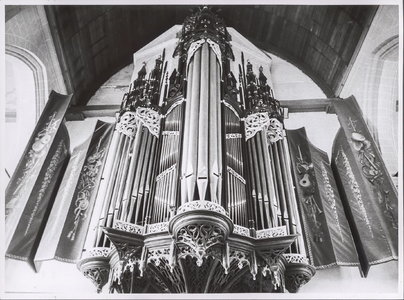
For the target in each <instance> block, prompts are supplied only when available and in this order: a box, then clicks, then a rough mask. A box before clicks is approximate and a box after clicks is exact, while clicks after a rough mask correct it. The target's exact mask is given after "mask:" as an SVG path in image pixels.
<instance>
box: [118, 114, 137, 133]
mask: <svg viewBox="0 0 404 300" xmlns="http://www.w3.org/2000/svg"><path fill="white" fill-rule="evenodd" d="M136 129H137V120H136V114H135V113H134V112H132V111H127V112H125V113H124V114H123V115H122V116H121V117H120V119H119V122H118V123H117V124H116V130H117V131H118V132H121V133H123V134H125V135H127V136H134V135H135V133H136Z"/></svg>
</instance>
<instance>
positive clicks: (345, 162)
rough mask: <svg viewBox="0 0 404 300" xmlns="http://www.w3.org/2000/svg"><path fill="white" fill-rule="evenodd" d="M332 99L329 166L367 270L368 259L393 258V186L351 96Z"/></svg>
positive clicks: (395, 216)
mask: <svg viewBox="0 0 404 300" xmlns="http://www.w3.org/2000/svg"><path fill="white" fill-rule="evenodd" d="M332 104H333V106H334V107H335V110H336V113H337V115H338V119H339V121H340V123H341V129H340V131H339V132H338V134H337V136H336V139H335V141H334V146H333V158H332V161H333V167H334V169H335V174H336V178H337V183H338V184H339V188H340V191H341V196H343V200H344V204H345V205H346V207H347V209H348V211H349V212H350V218H349V221H350V224H351V227H352V228H353V234H354V238H355V243H356V244H357V248H358V249H360V252H359V253H358V254H359V258H360V261H361V268H362V271H363V275H364V276H366V275H367V273H368V271H369V268H370V266H371V265H373V264H378V263H383V262H386V261H389V260H396V259H398V197H397V190H396V188H395V187H394V184H393V182H392V180H391V178H390V175H389V173H388V171H387V168H386V166H385V164H384V162H383V159H382V157H381V154H380V151H379V149H378V148H377V147H376V146H375V142H374V140H373V138H372V136H371V134H370V131H369V129H368V127H367V125H366V123H365V120H364V118H363V116H362V113H361V110H360V108H359V106H358V104H357V102H356V100H355V98H354V97H352V96H351V97H349V98H347V99H344V100H334V101H333V102H332ZM337 175H338V176H337Z"/></svg>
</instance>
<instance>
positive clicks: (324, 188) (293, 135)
mask: <svg viewBox="0 0 404 300" xmlns="http://www.w3.org/2000/svg"><path fill="white" fill-rule="evenodd" d="M286 133H287V136H288V142H289V149H290V155H291V161H292V166H293V174H294V179H295V186H296V192H297V199H298V204H299V212H300V215H301V220H302V222H303V228H304V233H305V238H306V244H307V248H308V255H309V258H310V261H311V263H312V264H313V265H314V266H315V267H316V268H317V269H321V268H326V267H330V266H334V265H358V264H359V262H358V257H357V253H356V250H355V246H354V242H353V239H352V235H351V231H350V228H349V225H348V221H347V219H346V217H345V214H344V209H343V206H342V203H341V200H340V198H339V194H338V190H337V187H336V184H335V180H334V177H333V175H332V172H331V168H330V165H329V162H328V157H327V154H326V153H325V152H323V151H321V150H319V149H318V148H316V147H315V146H313V145H312V144H311V143H310V141H309V140H308V138H307V135H306V130H305V128H300V129H297V130H287V131H286Z"/></svg>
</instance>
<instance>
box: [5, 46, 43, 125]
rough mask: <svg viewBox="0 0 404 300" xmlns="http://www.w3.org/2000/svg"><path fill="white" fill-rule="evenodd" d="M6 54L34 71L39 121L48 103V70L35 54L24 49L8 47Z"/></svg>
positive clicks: (36, 114) (36, 111)
mask: <svg viewBox="0 0 404 300" xmlns="http://www.w3.org/2000/svg"><path fill="white" fill-rule="evenodd" d="M5 52H6V55H10V56H13V57H15V58H17V59H19V60H21V61H22V62H24V63H25V64H26V65H27V66H28V67H29V68H30V69H31V70H32V73H33V75H34V82H35V102H36V104H35V107H36V109H35V116H36V120H38V119H39V116H40V114H41V112H42V110H43V108H44V107H45V104H46V101H47V93H48V83H47V74H46V68H45V66H44V64H43V63H42V62H41V61H40V59H39V58H38V57H37V56H36V55H35V54H33V53H32V52H30V51H28V50H26V49H24V48H21V47H18V46H15V45H6V46H5Z"/></svg>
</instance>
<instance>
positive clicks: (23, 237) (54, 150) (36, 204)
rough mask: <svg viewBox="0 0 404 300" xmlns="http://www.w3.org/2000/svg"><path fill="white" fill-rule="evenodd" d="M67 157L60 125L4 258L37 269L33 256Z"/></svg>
mask: <svg viewBox="0 0 404 300" xmlns="http://www.w3.org/2000/svg"><path fill="white" fill-rule="evenodd" d="M68 157H69V135H68V132H67V129H66V127H65V126H64V124H62V125H61V126H60V127H59V130H58V131H57V133H56V136H55V138H54V139H53V142H52V145H51V147H50V149H49V151H48V154H47V156H46V159H45V161H44V163H43V166H42V168H41V170H40V172H39V174H38V176H37V178H36V181H35V184H34V187H33V189H32V191H31V193H30V195H29V197H28V201H27V204H26V205H25V207H24V209H23V212H22V214H21V217H20V219H19V221H18V224H17V226H16V229H15V231H14V234H13V236H12V239H11V241H10V243H9V246H8V247H7V251H6V257H9V258H13V259H17V260H23V261H27V262H28V264H29V265H30V266H31V267H32V268H33V269H34V270H35V271H36V268H35V266H34V256H35V253H36V251H37V248H38V244H39V241H40V240H41V236H42V233H43V230H44V228H45V225H46V221H47V219H48V216H49V213H50V210H51V208H52V205H53V200H54V199H55V196H56V193H57V191H58V188H59V185H60V181H61V179H62V177H63V173H64V170H65V168H66V165H67V161H68Z"/></svg>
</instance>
